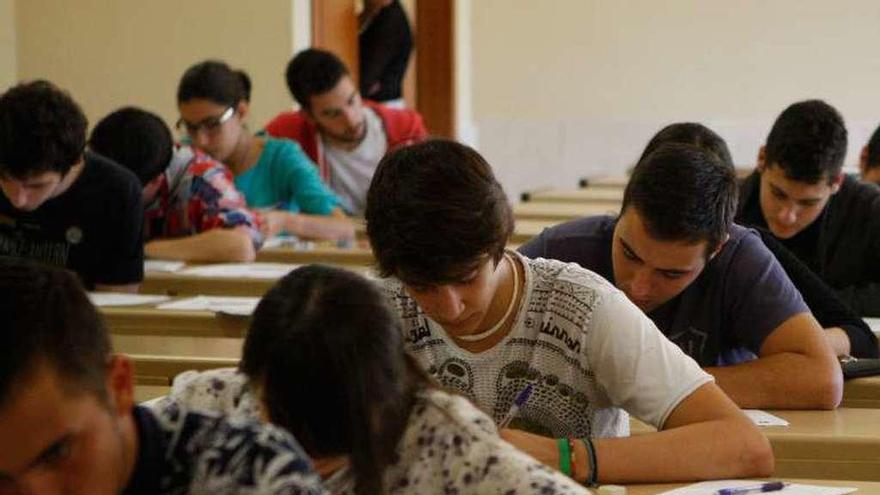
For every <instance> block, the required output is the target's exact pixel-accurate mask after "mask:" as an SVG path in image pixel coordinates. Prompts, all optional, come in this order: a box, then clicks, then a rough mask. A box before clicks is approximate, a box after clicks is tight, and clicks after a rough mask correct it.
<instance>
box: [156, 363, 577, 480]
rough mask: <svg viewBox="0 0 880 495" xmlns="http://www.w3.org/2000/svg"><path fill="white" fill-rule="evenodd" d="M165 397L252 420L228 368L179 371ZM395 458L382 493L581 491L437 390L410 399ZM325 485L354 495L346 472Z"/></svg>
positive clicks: (254, 413) (250, 402)
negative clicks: (408, 415)
mask: <svg viewBox="0 0 880 495" xmlns="http://www.w3.org/2000/svg"><path fill="white" fill-rule="evenodd" d="M171 397H173V398H174V399H175V400H177V401H180V402H182V403H184V404H186V405H187V406H188V407H192V408H194V409H196V410H199V409H206V410H209V411H222V412H225V413H226V414H229V415H231V416H232V417H233V418H242V417H244V418H256V417H259V404H258V402H257V400H255V398H254V395H253V392H252V390H251V388H250V387H249V386H248V382H247V379H246V377H244V375H242V374H240V373H238V372H236V371H235V370H234V369H221V370H212V371H207V372H195V371H189V372H186V373H183V374H181V375H179V376H178V377H177V378H176V379H175V380H174V385H173V387H172V391H171ZM396 458H397V460H396V462H394V463H393V464H392V465H391V466H389V467H388V468H387V469H386V471H385V473H384V476H383V478H384V486H385V493H389V494H391V493H393V494H424V493H439V492H441V491H442V492H444V493H457V494H468V493H473V494H491V493H497V494H528V493H535V494H547V495H552V494H569V493H579V494H587V493H589V492H588V491H587V489H586V488H584V487H582V486H580V485H578V484H577V483H576V482H575V481H573V480H572V479H570V478H568V477H566V476H564V475H562V474H561V473H559V472H557V471H555V470H553V469H550V468H548V467H547V466H545V465H544V464H542V463H540V462H538V461H537V460H535V459H533V458H531V457H529V456H528V455H527V454H525V453H523V452H521V451H519V450H517V449H516V448H515V447H513V446H512V445H511V444H509V443H507V442H505V441H504V440H502V439H501V437H499V436H498V430H497V429H496V427H495V423H493V422H492V420H491V419H490V418H489V416H487V415H486V414H485V413H483V412H482V411H480V410H479V409H477V408H476V407H474V405H473V404H471V403H470V402H469V401H468V400H467V399H465V398H464V397H461V396H459V395H455V394H450V393H448V392H445V391H443V390H438V389H426V390H423V391H422V392H420V393H419V394H418V396H417V398H416V403H415V406H414V407H413V410H412V413H411V414H410V418H409V423H408V425H407V428H406V430H405V431H404V434H403V437H402V438H401V440H400V444H399V445H398V447H397V456H396ZM325 486H326V487H327V489H328V490H329V491H330V492H331V493H344V494H350V493H352V494H353V493H354V479H353V477H352V474H351V472H350V471H349V470H348V469H342V470H340V471H337V472H336V473H335V474H333V475H332V476H331V477H329V478H328V479H327V480H325Z"/></svg>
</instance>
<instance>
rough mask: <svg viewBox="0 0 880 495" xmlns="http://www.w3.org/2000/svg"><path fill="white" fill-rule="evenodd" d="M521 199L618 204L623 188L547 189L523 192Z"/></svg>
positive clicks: (546, 201)
mask: <svg viewBox="0 0 880 495" xmlns="http://www.w3.org/2000/svg"><path fill="white" fill-rule="evenodd" d="M523 201H537V202H541V203H596V204H601V205H605V204H609V203H610V204H611V205H612V206H615V205H619V204H620V203H621V202H623V189H616V188H607V187H606V188H592V187H587V188H584V189H571V190H566V189H548V190H544V191H535V192H530V193H525V194H523Z"/></svg>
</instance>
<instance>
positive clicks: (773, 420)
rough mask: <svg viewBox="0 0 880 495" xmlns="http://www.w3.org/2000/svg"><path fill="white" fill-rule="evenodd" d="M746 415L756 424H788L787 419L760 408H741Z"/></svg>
mask: <svg viewBox="0 0 880 495" xmlns="http://www.w3.org/2000/svg"><path fill="white" fill-rule="evenodd" d="M743 412H744V413H746V416H748V417H749V419H751V420H752V421H754V422H755V424H756V425H758V426H788V425H789V423H788V421H786V420H784V419H782V418H780V417H779V416H774V415H772V414H770V413H768V412H767V411H761V410H760V409H743Z"/></svg>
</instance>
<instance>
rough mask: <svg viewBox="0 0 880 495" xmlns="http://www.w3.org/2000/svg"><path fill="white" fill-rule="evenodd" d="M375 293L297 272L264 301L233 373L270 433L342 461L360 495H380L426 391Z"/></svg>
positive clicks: (369, 287)
mask: <svg viewBox="0 0 880 495" xmlns="http://www.w3.org/2000/svg"><path fill="white" fill-rule="evenodd" d="M402 339H403V337H402V330H401V326H400V321H399V319H398V318H397V316H396V315H395V314H394V313H393V311H392V310H391V308H390V307H389V306H388V302H387V299H386V298H385V297H384V295H383V294H382V292H381V291H380V290H379V288H378V287H377V286H376V285H375V284H373V283H371V282H370V281H368V280H367V279H365V278H363V277H361V276H360V275H357V274H355V273H353V272H350V271H347V270H343V269H340V268H331V267H327V266H320V265H311V266H306V267H301V268H297V269H296V270H294V271H292V272H290V273H289V274H288V275H286V276H285V277H284V278H282V279H281V280H280V281H279V282H278V283H276V284H275V285H274V286H273V287H272V288H271V289H270V290H269V291H268V292H267V293H266V295H265V296H263V299H262V300H261V301H260V303H259V305H258V306H257V309H256V311H255V312H254V315H253V322H252V323H251V327H250V330H249V331H248V334H247V337H246V339H245V343H244V352H243V356H242V360H241V364H240V369H241V370H242V372H244V373H245V374H246V375H247V376H248V377H249V379H250V380H251V382H253V383H255V384H257V386H258V387H260V391H261V395H262V397H263V402H264V404H265V406H266V408H267V411H266V412H267V413H268V417H269V419H270V420H271V421H272V423H275V424H277V425H279V426H282V427H284V428H285V429H287V430H289V431H290V432H291V433H293V435H294V436H295V437H296V438H297V439H298V440H299V441H300V442H301V443H302V445H303V447H304V448H305V449H306V451H308V452H309V454H310V455H313V456H330V455H341V454H346V455H349V456H350V458H351V460H352V466H353V468H354V473H355V480H356V484H357V492H358V493H379V492H381V491H382V490H380V488H381V487H382V484H381V480H382V472H383V471H384V469H385V468H386V467H387V466H388V464H390V463H391V462H392V461H393V457H394V453H395V449H396V446H397V444H398V442H399V440H400V437H401V436H402V434H403V432H404V430H405V428H406V424H407V420H408V418H409V414H410V412H411V409H412V406H413V404H414V399H415V393H416V391H417V390H418V389H419V388H423V387H424V386H426V385H427V378H426V375H425V374H424V373H423V372H421V371H419V369H418V367H417V366H416V365H415V364H414V361H413V360H412V359H411V358H409V357H408V356H407V355H406V354H405V352H404V348H403V340H402Z"/></svg>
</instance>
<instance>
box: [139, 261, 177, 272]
mask: <svg viewBox="0 0 880 495" xmlns="http://www.w3.org/2000/svg"><path fill="white" fill-rule="evenodd" d="M184 266H186V263H184V262H183V261H166V260H144V271H145V272H165V273H173V272H176V271H178V270H180V269H181V268H183V267H184Z"/></svg>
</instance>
